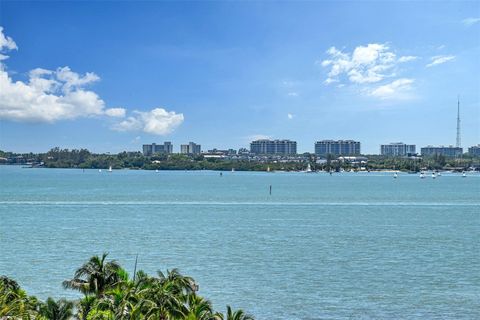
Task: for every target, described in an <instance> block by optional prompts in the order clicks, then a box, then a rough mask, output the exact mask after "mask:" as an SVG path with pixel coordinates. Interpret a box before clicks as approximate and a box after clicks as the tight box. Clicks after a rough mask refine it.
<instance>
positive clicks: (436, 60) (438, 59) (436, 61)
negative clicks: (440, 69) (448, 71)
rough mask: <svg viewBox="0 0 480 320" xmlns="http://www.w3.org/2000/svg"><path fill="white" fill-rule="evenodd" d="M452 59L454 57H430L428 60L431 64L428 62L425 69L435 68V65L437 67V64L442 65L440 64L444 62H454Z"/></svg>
mask: <svg viewBox="0 0 480 320" xmlns="http://www.w3.org/2000/svg"><path fill="white" fill-rule="evenodd" d="M454 59H455V56H444V55H441V56H434V57H431V58H430V60H431V61H432V62H430V63H429V64H427V65H426V67H427V68H430V67H433V66H436V65H439V64H442V63H445V62H448V61H451V60H454Z"/></svg>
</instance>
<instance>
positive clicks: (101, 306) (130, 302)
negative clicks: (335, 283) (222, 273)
mask: <svg viewBox="0 0 480 320" xmlns="http://www.w3.org/2000/svg"><path fill="white" fill-rule="evenodd" d="M106 258H107V254H106V253H104V254H103V255H101V256H93V257H91V258H90V259H89V260H88V261H87V262H86V263H84V264H83V265H82V266H81V267H80V268H79V269H77V270H76V272H75V274H74V277H73V278H72V279H70V280H65V281H64V282H63V287H64V288H65V289H70V290H75V291H78V292H80V293H81V294H82V298H80V299H78V300H76V301H70V300H67V299H63V298H62V299H59V300H55V299H53V298H48V299H47V300H45V301H40V300H39V299H37V298H36V297H34V296H29V295H28V294H27V293H26V292H25V291H24V290H23V289H22V288H21V287H20V286H19V285H18V283H17V282H16V281H14V280H13V279H10V278H8V277H6V276H0V319H22V320H24V319H25V320H29V319H38V320H69V319H77V320H114V319H115V320H137V319H147V320H253V319H254V318H253V317H252V316H251V315H248V314H246V313H245V312H244V311H243V310H233V309H232V308H231V307H230V306H227V311H226V313H225V314H224V313H220V312H216V311H214V310H213V307H212V304H211V302H210V301H209V300H208V299H206V298H204V297H202V296H200V295H198V288H199V287H198V285H197V283H196V282H195V281H194V279H193V278H191V277H188V276H184V275H182V274H181V273H180V272H179V271H178V270H176V269H173V270H170V271H169V270H167V272H166V273H163V272H161V271H158V272H157V274H156V275H155V276H150V275H148V274H146V273H145V272H143V271H138V272H135V274H134V275H133V278H132V277H130V276H129V274H128V273H127V272H126V271H125V269H123V268H122V267H121V266H120V265H119V264H118V263H117V262H116V261H115V260H110V261H108V260H107V259H106Z"/></svg>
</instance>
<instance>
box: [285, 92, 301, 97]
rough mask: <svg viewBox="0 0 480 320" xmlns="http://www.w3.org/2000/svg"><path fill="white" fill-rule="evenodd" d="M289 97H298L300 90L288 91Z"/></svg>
mask: <svg viewBox="0 0 480 320" xmlns="http://www.w3.org/2000/svg"><path fill="white" fill-rule="evenodd" d="M287 95H288V96H289V97H298V92H289V93H287Z"/></svg>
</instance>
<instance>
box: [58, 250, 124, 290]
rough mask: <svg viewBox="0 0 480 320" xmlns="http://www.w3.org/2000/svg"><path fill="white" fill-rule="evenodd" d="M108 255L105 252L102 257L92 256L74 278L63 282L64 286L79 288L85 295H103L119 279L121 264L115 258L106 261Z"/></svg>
mask: <svg viewBox="0 0 480 320" xmlns="http://www.w3.org/2000/svg"><path fill="white" fill-rule="evenodd" d="M107 255H108V253H104V254H103V255H102V256H101V257H99V256H93V257H91V258H90V260H89V261H88V262H87V263H85V264H84V265H83V266H81V267H80V268H79V269H77V271H76V272H75V276H74V278H73V279H72V280H66V281H64V282H63V286H64V288H66V289H73V290H78V291H80V292H82V293H83V294H85V295H88V294H95V295H96V296H97V297H100V296H102V295H103V293H104V291H105V290H106V289H110V288H113V287H114V286H115V284H116V283H117V282H118V281H119V275H118V271H119V270H120V265H119V264H118V263H117V262H116V261H114V260H112V261H108V262H106V261H105V259H106V258H107Z"/></svg>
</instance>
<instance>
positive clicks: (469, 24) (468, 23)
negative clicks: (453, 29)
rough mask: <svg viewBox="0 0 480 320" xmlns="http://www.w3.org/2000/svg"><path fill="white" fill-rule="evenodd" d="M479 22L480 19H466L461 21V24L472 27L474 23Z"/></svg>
mask: <svg viewBox="0 0 480 320" xmlns="http://www.w3.org/2000/svg"><path fill="white" fill-rule="evenodd" d="M479 22H480V18H466V19H463V20H462V23H463V24H464V25H466V26H467V27H469V26H473V25H474V24H476V23H479Z"/></svg>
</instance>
